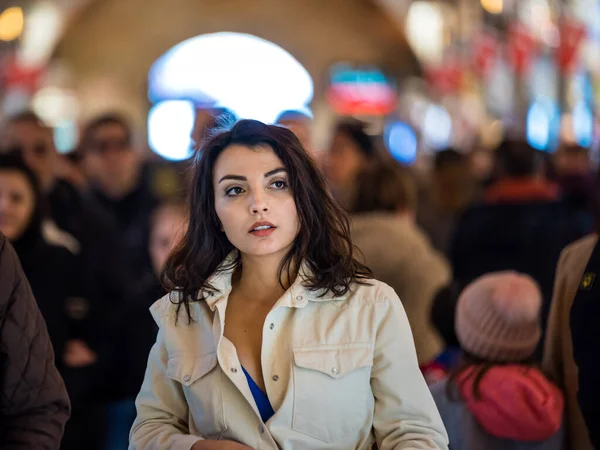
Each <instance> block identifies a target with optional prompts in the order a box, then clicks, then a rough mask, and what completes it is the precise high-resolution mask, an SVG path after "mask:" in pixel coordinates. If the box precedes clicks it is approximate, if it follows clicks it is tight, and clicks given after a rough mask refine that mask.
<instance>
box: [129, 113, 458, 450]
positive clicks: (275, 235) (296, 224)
mask: <svg viewBox="0 0 600 450" xmlns="http://www.w3.org/2000/svg"><path fill="white" fill-rule="evenodd" d="M166 280H167V282H168V287H170V288H171V289H172V292H171V294H169V295H168V296H167V297H165V298H163V299H162V300H160V301H158V302H157V303H156V304H155V305H154V306H153V307H152V309H151V310H152V314H153V316H154V318H155V319H156V321H157V323H158V325H159V333H158V338H157V342H156V344H155V346H154V347H153V349H152V351H151V352H150V357H149V361H148V369H147V372H146V376H145V380H144V383H143V386H142V389H141V392H140V394H139V396H138V399H137V401H136V406H137V418H136V421H135V423H134V426H133V429H132V432H131V443H130V449H136V450H147V449H156V448H161V449H173V450H174V449H190V448H192V449H193V450H202V449H232V450H233V449H238V450H241V449H248V448H254V449H258V448H260V449H278V448H285V449H292V448H293V449H328V448H329V449H333V448H335V449H370V448H371V446H372V444H373V443H375V442H376V443H377V445H378V446H379V448H380V449H382V450H387V449H402V448H411V449H419V448H421V449H425V448H427V449H430V448H440V449H446V448H447V439H446V432H445V430H444V426H443V424H442V422H441V420H440V417H439V414H438V412H437V410H436V408H435V404H434V402H433V400H432V398H431V395H430V393H429V391H428V389H427V386H426V384H425V381H424V380H423V377H422V375H421V373H420V371H419V367H418V364H417V358H416V353H415V348H414V344H413V341H412V337H411V331H410V327H409V325H408V320H407V318H406V314H405V313H404V310H403V308H402V304H401V303H400V301H399V299H398V297H397V296H396V294H395V293H394V291H393V290H392V289H391V288H390V287H388V286H387V285H384V284H382V283H379V282H377V281H375V280H373V279H371V275H370V271H369V270H368V269H367V268H366V267H365V266H363V265H361V264H360V263H358V262H357V261H356V260H355V259H354V258H353V256H352V243H351V241H350V238H349V227H348V222H347V219H346V216H345V215H344V213H343V212H342V211H341V210H340V208H339V207H338V206H337V205H336V203H334V202H333V200H332V199H331V198H330V197H329V195H328V194H327V190H326V187H325V183H324V181H323V179H322V178H321V176H320V174H319V172H318V170H317V169H316V167H315V165H314V163H313V162H312V161H311V159H310V157H309V156H308V154H307V153H306V152H305V151H304V149H303V148H302V146H301V144H300V142H299V141H298V139H297V138H296V137H295V136H294V135H293V133H292V132H291V131H289V130H287V129H285V128H282V127H278V126H268V125H264V124H262V123H260V122H256V121H241V122H239V123H238V124H237V125H235V126H234V127H233V128H232V129H231V131H228V132H223V133H221V134H218V135H216V136H215V137H214V138H212V139H211V140H210V141H208V142H207V144H206V145H205V146H204V147H203V149H202V150H201V151H200V152H199V154H198V161H197V164H196V168H195V174H194V185H193V189H192V193H191V202H190V224H189V229H188V232H187V234H186V235H185V237H184V239H183V240H182V242H181V243H180V244H179V246H178V247H177V248H176V249H175V251H174V253H173V254H172V256H171V258H170V260H169V262H168V263H167V268H166Z"/></svg>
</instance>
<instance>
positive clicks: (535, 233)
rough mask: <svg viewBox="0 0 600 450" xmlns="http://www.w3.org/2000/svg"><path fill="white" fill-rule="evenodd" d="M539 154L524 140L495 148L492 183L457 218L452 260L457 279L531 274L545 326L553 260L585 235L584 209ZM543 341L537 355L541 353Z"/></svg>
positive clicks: (466, 280) (462, 281)
mask: <svg viewBox="0 0 600 450" xmlns="http://www.w3.org/2000/svg"><path fill="white" fill-rule="evenodd" d="M541 162H542V161H541V158H540V155H539V154H538V153H537V152H536V151H535V150H534V149H533V148H531V147H530V146H529V145H528V144H527V143H525V142H519V141H506V142H504V143H502V144H501V146H500V147H499V148H498V150H497V151H496V167H495V181H494V182H493V183H492V184H491V185H490V186H489V187H488V188H487V189H486V191H485V192H484V194H483V201H482V203H481V204H479V205H476V206H474V207H473V208H471V209H469V210H468V211H467V212H466V213H465V214H464V215H463V216H462V217H461V219H460V220H459V223H458V226H457V228H456V233H455V235H454V239H453V244H452V251H451V261H452V266H453V268H454V277H455V280H456V281H457V282H458V283H459V284H460V285H463V286H465V285H467V284H468V283H470V282H471V281H473V280H474V279H476V278H478V277H479V276H481V275H483V274H485V273H489V272H497V271H502V270H515V271H518V272H521V273H525V274H528V275H530V276H532V277H533V278H534V279H535V280H536V281H537V282H538V284H539V285H540V287H541V290H542V296H543V304H542V312H541V318H542V325H543V329H544V330H545V324H546V319H547V316H548V311H549V305H550V300H551V298H552V287H553V284H554V273H555V267H556V263H557V262H558V258H559V255H560V252H561V251H562V249H563V248H564V247H565V246H567V245H568V244H570V243H571V242H573V241H575V240H576V239H579V238H580V237H582V236H584V235H586V234H587V233H589V232H590V231H591V230H590V227H591V225H592V222H591V220H589V217H588V215H587V213H585V212H582V211H581V210H577V209H574V208H572V207H571V205H569V204H568V203H567V202H563V201H562V200H561V196H560V191H559V189H558V186H556V185H554V184H552V183H550V182H549V181H548V180H546V179H545V178H544V177H543V176H542V173H541V168H542V166H541ZM541 344H542V342H540V347H539V348H538V352H537V353H536V356H537V357H541V348H542V345H541Z"/></svg>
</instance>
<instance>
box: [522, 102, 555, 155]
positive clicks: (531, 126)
mask: <svg viewBox="0 0 600 450" xmlns="http://www.w3.org/2000/svg"><path fill="white" fill-rule="evenodd" d="M556 117H557V111H556V106H555V105H554V104H553V102H552V101H551V100H550V99H549V98H542V99H540V100H536V101H535V102H534V103H533V104H532V105H531V106H530V108H529V111H528V112H527V142H529V145H531V146H532V147H533V148H536V149H538V150H548V148H549V146H550V144H551V143H552V140H553V137H554V134H555V130H554V128H556V129H558V124H557V123H556Z"/></svg>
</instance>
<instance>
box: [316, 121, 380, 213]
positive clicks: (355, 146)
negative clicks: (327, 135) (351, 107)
mask: <svg viewBox="0 0 600 450" xmlns="http://www.w3.org/2000/svg"><path fill="white" fill-rule="evenodd" d="M381 159H382V151H381V150H380V149H379V148H378V147H377V144H376V141H375V139H374V138H373V137H372V136H370V135H368V134H367V132H366V124H365V123H363V122H360V121H358V120H354V119H352V120H350V119H345V120H343V121H341V122H339V123H338V124H337V125H336V128H335V131H334V135H333V141H332V143H331V147H330V149H329V152H328V153H327V154H326V156H325V160H324V169H325V175H326V177H327V179H328V181H329V184H330V188H331V190H332V193H333V195H334V197H335V198H336V200H337V201H338V202H339V203H340V204H341V205H342V206H343V207H344V208H345V209H348V208H349V207H350V205H351V203H352V199H353V197H354V190H355V188H356V178H357V177H358V175H359V174H360V172H361V171H362V170H363V169H364V168H366V167H368V166H369V165H370V164H372V163H375V162H378V161H380V160H381Z"/></svg>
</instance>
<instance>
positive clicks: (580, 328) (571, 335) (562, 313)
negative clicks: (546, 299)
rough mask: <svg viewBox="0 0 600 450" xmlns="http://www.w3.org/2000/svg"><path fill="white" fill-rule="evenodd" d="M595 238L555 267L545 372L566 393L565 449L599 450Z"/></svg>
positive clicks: (599, 262) (599, 252)
mask: <svg viewBox="0 0 600 450" xmlns="http://www.w3.org/2000/svg"><path fill="white" fill-rule="evenodd" d="M599 267H600V248H599V247H598V235H597V234H593V235H590V236H587V237H585V238H583V239H581V240H579V241H577V242H575V243H573V244H571V245H569V246H568V247H567V248H565V249H564V251H563V252H562V254H561V256H560V260H559V262H558V265H557V268H556V282H555V287H554V297H553V299H552V305H551V308H550V316H549V319H548V337H547V339H546V345H545V348H544V365H543V367H544V369H545V370H547V371H548V373H550V374H551V375H552V376H553V377H555V378H556V380H557V381H558V383H559V385H560V386H562V387H563V388H564V390H565V392H566V403H567V426H568V431H569V435H568V444H569V446H568V448H569V449H572V450H592V449H594V448H600V434H599V433H600V420H599V417H600V414H599V410H598V405H599V404H600V403H599V402H600V397H599V392H598V387H597V380H598V373H599V372H598V352H597V342H598V339H597V338H598V331H597V330H598V324H597V318H598V279H597V275H598V273H599V271H600V269H599Z"/></svg>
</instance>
